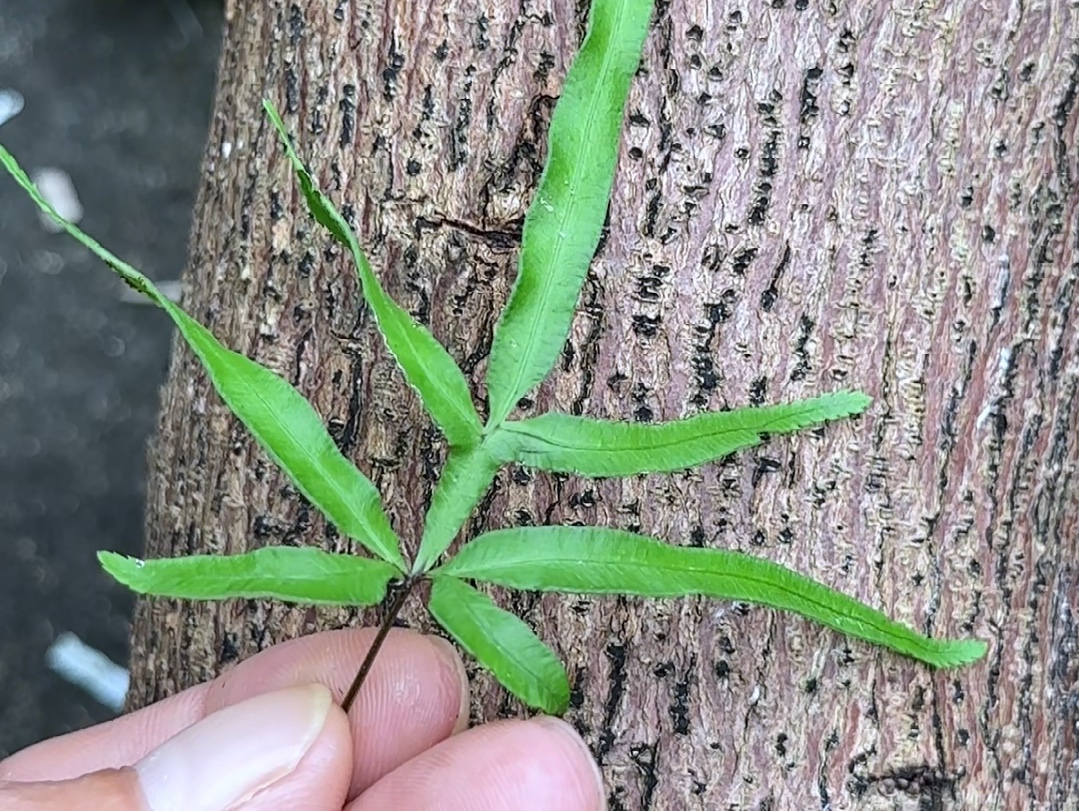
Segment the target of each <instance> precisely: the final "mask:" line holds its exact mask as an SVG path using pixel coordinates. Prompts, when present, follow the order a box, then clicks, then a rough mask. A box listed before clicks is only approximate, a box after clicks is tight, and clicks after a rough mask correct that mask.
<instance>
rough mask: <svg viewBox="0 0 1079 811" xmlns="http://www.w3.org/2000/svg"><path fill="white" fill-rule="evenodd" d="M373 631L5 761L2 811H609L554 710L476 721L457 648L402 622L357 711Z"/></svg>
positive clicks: (261, 659)
mask: <svg viewBox="0 0 1079 811" xmlns="http://www.w3.org/2000/svg"><path fill="white" fill-rule="evenodd" d="M374 635H375V632H374V630H373V629H353V630H345V631H330V632H326V633H321V634H315V635H312V636H309V637H304V638H303V639H298V640H294V641H292V642H288V643H285V644H282V645H279V646H277V647H274V648H271V649H269V650H266V651H263V652H262V653H260V654H258V655H257V656H255V657H253V658H251V659H250V660H248V661H246V662H243V663H242V664H240V665H238V666H237V667H236V668H234V669H233V670H231V671H229V672H228V673H226V674H225V675H223V676H221V677H219V678H217V679H216V680H214V681H212V682H208V683H206V684H201V685H199V686H197V687H193V688H191V689H189V690H186V691H184V692H182V693H179V694H178V695H175V696H173V697H171V698H168V699H165V700H164V701H161V702H159V703H157V704H154V705H153V706H151V707H147V708H146V709H143V710H140V711H138V712H135V713H132V714H130V715H127V716H124V717H122V718H119V719H116V720H114V721H111V722H109V723H106V724H102V725H100V726H97V727H93V728H90V729H87V730H82V731H80V732H75V733H72V734H70V735H65V736H63V737H60V738H55V739H52V740H49V741H45V742H43V743H40V744H37V745H36V746H33V747H30V748H29V749H26V750H24V751H22V752H19V753H18V754H15V755H13V756H12V757H10V758H8V759H7V760H4V761H3V762H0V808H3V809H5V811H31V809H32V810H33V811H91V809H93V811H174V809H175V811H180V809H183V811H226V809H227V810H228V811H284V809H289V811H292V810H293V809H296V811H342V809H344V810H345V811H383V810H384V809H385V811H390V810H391V809H394V810H395V809H398V808H407V809H409V810H410V811H427V810H428V809H429V810H430V811H434V810H435V809H438V811H510V809H513V810H514V811H517V810H518V809H520V811H529V810H530V809H536V811H540V809H544V811H601V809H603V808H604V805H605V803H604V793H603V790H602V785H601V782H600V778H599V773H598V770H597V768H596V766H595V765H594V763H593V761H592V759H591V757H590V756H589V753H588V750H587V748H586V747H585V745H584V743H583V742H582V741H581V739H580V738H579V737H578V736H577V734H576V733H575V732H574V731H573V729H572V728H571V727H569V726H568V725H566V724H565V723H563V722H562V721H559V720H556V719H552V718H537V719H531V720H527V721H526V720H513V721H501V722H496V723H491V724H485V725H482V726H477V727H473V728H468V682H467V679H466V677H465V672H464V668H463V666H462V664H461V660H460V658H459V657H458V655H457V653H456V652H455V651H454V650H453V648H452V646H450V645H448V644H447V643H446V642H444V641H443V640H439V639H434V638H432V637H426V636H421V635H420V634H416V633H413V632H410V631H398V630H395V631H393V632H392V633H391V634H390V635H389V637H388V638H387V640H386V644H385V646H384V647H383V649H382V651H381V652H380V654H379V656H378V658H377V659H376V660H375V665H374V668H373V669H372V671H371V674H370V676H369V678H368V680H367V682H366V683H365V684H364V687H363V689H362V690H361V691H360V694H359V696H358V698H357V700H356V703H355V705H354V706H353V707H352V709H351V711H350V713H349V714H348V715H347V716H346V715H345V713H343V712H342V711H341V708H340V707H339V706H338V704H337V702H339V701H340V699H341V696H342V695H343V694H344V692H345V690H346V689H347V688H348V685H349V682H350V680H351V678H352V675H353V672H354V670H355V667H356V665H357V664H358V663H359V662H360V660H361V659H362V658H363V655H364V653H366V651H367V649H368V647H369V646H370V644H371V641H372V640H373V638H374Z"/></svg>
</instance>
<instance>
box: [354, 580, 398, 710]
mask: <svg viewBox="0 0 1079 811" xmlns="http://www.w3.org/2000/svg"><path fill="white" fill-rule="evenodd" d="M416 580H417V578H415V577H411V576H410V577H408V578H406V579H405V581H404V582H403V583H402V584H401V585H400V587H399V589H398V591H397V595H396V596H395V597H394V598H393V602H392V603H390V607H389V608H388V609H387V610H386V615H385V616H384V617H383V618H382V624H381V625H380V626H379V628H378V633H377V634H376V635H375V641H374V642H372V643H371V647H370V649H369V650H368V651H367V655H366V656H365V657H363V662H361V663H360V669H359V670H357V671H356V677H355V678H354V679H353V680H352V685H351V686H350V687H349V688H348V692H347V693H345V697H344V699H343V700H342V701H341V709H343V710H344V711H345V713H346V714H348V711H349V709H351V707H352V703H353V702H354V701H355V700H356V696H357V695H358V694H359V692H360V688H361V687H363V683H364V681H366V680H367V675H368V674H369V673H370V672H371V667H372V665H374V663H375V657H376V656H378V652H379V650H381V649H382V643H383V642H385V641H386V637H387V636H388V635H389V633H390V629H391V628H392V627H393V623H394V621H395V620H396V619H397V615H398V614H400V613H401V608H402V607H404V604H405V600H407V599H408V595H409V594H411V593H412V587H413V586H415V585H416Z"/></svg>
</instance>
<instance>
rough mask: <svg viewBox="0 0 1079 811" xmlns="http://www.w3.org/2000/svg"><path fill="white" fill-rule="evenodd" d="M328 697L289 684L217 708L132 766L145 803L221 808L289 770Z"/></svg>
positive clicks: (177, 808)
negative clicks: (276, 689)
mask: <svg viewBox="0 0 1079 811" xmlns="http://www.w3.org/2000/svg"><path fill="white" fill-rule="evenodd" d="M332 701H333V698H332V696H331V695H330V692H329V690H327V689H326V688H325V687H323V686H321V685H309V686H306V687H293V688H290V689H288V690H279V691H277V692H274V693H266V694H264V695H261V696H256V697H255V698H251V699H248V700H247V701H243V702H241V703H239V704H235V705H233V706H231V707H226V708H225V709H223V710H221V711H219V712H215V713H214V714H213V715H210V716H209V717H207V718H205V719H203V720H202V721H199V722H198V723H197V724H195V725H194V726H191V727H188V728H187V729H185V730H184V731H183V732H181V733H180V734H179V735H177V736H176V737H174V738H170V739H169V740H168V741H166V742H165V743H163V744H162V745H161V746H159V747H158V748H157V749H155V750H154V751H153V752H151V753H150V754H149V755H147V756H146V757H145V758H143V759H142V760H140V761H139V762H138V764H136V766H135V771H136V772H137V773H138V775H139V783H140V785H141V786H142V791H143V794H144V796H145V800H146V808H148V809H149V810H150V811H226V809H228V808H232V807H233V806H234V805H236V804H237V803H241V802H244V801H245V800H247V799H249V798H250V797H251V796H253V795H254V794H255V793H257V792H259V791H261V790H262V789H264V788H266V787H267V786H269V785H271V784H273V783H276V782H277V781H278V780H280V779H281V778H283V777H285V776H286V775H289V774H291V773H292V772H293V770H295V768H296V766H297V765H298V764H299V762H300V760H301V759H302V758H303V756H304V755H305V754H306V753H307V750H308V749H310V748H311V745H312V744H313V743H314V742H315V739H316V738H318V735H319V732H321V731H322V727H323V725H324V724H325V723H326V716H327V714H328V713H329V711H330V706H331V704H332Z"/></svg>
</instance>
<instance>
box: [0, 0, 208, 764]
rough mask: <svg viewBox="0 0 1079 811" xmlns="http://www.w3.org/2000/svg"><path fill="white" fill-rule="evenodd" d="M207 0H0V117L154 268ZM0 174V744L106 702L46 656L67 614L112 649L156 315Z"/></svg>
mask: <svg viewBox="0 0 1079 811" xmlns="http://www.w3.org/2000/svg"><path fill="white" fill-rule="evenodd" d="M221 13H222V12H221V2H220V0H0V93H3V91H5V90H8V91H10V90H14V91H17V92H18V93H19V94H21V96H22V97H23V98H24V99H25V106H24V108H23V110H22V112H21V113H19V114H18V115H17V116H15V117H14V118H12V119H11V120H9V121H7V122H6V123H3V124H0V143H3V144H4V146H6V147H7V148H8V149H9V150H11V151H12V152H13V153H14V154H15V156H16V157H17V158H18V159H19V161H20V163H21V164H22V165H23V167H24V168H25V169H26V170H27V171H33V170H34V169H39V168H42V167H55V168H57V169H60V170H62V171H63V172H66V173H67V174H68V175H70V177H71V179H72V181H73V184H74V188H75V190H76V191H77V193H78V196H79V199H80V201H81V204H82V206H83V208H84V210H85V214H84V216H83V219H82V221H81V223H80V225H81V226H82V227H83V228H84V229H86V230H87V231H88V232H89V233H90V234H92V235H94V236H96V237H97V238H98V239H99V240H100V241H101V242H102V243H104V244H105V245H106V246H107V247H110V248H111V249H112V250H113V251H114V252H116V253H118V254H119V255H120V256H122V257H124V258H125V259H127V260H128V261H130V262H131V263H132V264H133V265H135V266H136V267H138V268H140V269H142V270H143V271H145V272H146V273H147V274H148V275H149V276H151V277H152V278H155V279H175V278H177V277H178V276H179V274H180V271H181V269H182V267H183V263H184V260H185V252H186V245H187V236H188V228H189V222H190V216H191V209H192V206H193V203H194V191H195V187H196V182H197V179H198V170H199V161H200V158H201V153H202V149H203V144H204V140H205V134H206V129H207V126H208V121H209V113H210V104H211V100H212V92H213V83H214V72H215V67H216V58H217V47H218V37H219V29H220V24H221ZM122 289H123V287H122V285H121V284H120V283H119V282H117V281H116V280H115V279H114V278H113V276H112V274H111V273H110V272H109V271H108V270H107V268H105V267H104V266H103V265H101V264H100V263H99V262H96V261H93V260H91V259H90V255H89V253H88V252H87V251H86V250H85V249H83V248H81V247H79V246H77V245H76V244H75V243H74V242H73V241H72V240H71V239H70V238H68V237H66V236H59V235H56V234H52V233H50V232H49V231H47V230H46V229H45V228H44V227H43V226H42V224H41V223H40V221H39V220H38V217H37V214H36V212H35V209H34V208H33V206H32V204H31V203H30V201H29V200H28V199H27V198H26V196H25V195H24V194H23V193H22V192H21V191H20V190H18V189H17V187H16V186H15V185H14V183H13V182H11V181H10V179H8V178H7V177H6V175H5V176H3V177H0V757H2V756H4V755H5V754H8V753H10V752H12V751H15V750H17V749H20V748H22V747H23V746H26V745H28V744H30V743H33V742H35V741H38V740H41V739H43V738H47V737H51V736H53V735H56V734H59V733H61V732H65V731H68V730H71V729H75V728H79V727H83V726H86V725H89V724H92V723H95V722H98V721H101V720H104V719H106V718H109V717H111V716H112V715H113V713H112V712H111V711H110V710H109V709H107V708H105V707H103V706H101V705H100V704H98V703H97V702H96V701H94V699H92V698H90V697H89V696H88V695H87V694H85V693H84V692H82V691H81V690H79V689H78V688H76V687H74V686H72V685H70V684H68V683H66V682H65V681H63V680H62V679H61V678H59V677H58V676H57V675H55V674H54V673H52V672H50V671H49V670H48V669H47V668H46V666H45V651H46V649H47V648H48V647H49V645H50V643H51V642H52V641H53V640H54V639H55V638H56V636H57V635H58V634H60V633H62V632H65V631H70V632H73V633H75V634H77V635H78V636H79V637H80V638H81V639H82V640H83V641H84V642H86V643H87V644H89V645H91V646H93V647H95V648H98V649H100V650H102V651H103V652H105V653H106V654H108V655H109V656H110V657H111V658H112V659H113V660H114V661H117V662H120V663H122V664H126V658H127V635H128V628H129V616H130V611H131V609H132V600H131V599H130V597H129V596H128V595H127V594H126V593H125V592H124V590H123V589H121V588H119V587H118V586H116V585H114V584H112V583H110V582H109V581H108V580H107V579H106V578H105V577H104V575H102V574H101V573H100V571H99V570H98V568H97V565H96V562H95V560H94V552H95V551H96V550H97V549H102V548H106V549H115V550H118V551H123V552H128V553H137V552H139V551H140V549H141V544H142V512H143V478H144V474H145V469H146V459H145V457H146V440H147V438H148V436H149V433H150V431H151V430H152V429H153V426H154V422H155V412H156V408H157V400H158V388H159V386H160V384H161V382H162V380H163V377H164V373H165V369H166V366H167V362H168V357H167V355H168V349H169V339H170V328H169V325H168V323H167V321H166V319H165V318H164V317H163V316H162V315H161V314H159V313H158V312H156V311H154V310H153V309H151V308H149V307H145V306H139V305H133V304H128V303H124V302H123V301H122V300H121V290H122Z"/></svg>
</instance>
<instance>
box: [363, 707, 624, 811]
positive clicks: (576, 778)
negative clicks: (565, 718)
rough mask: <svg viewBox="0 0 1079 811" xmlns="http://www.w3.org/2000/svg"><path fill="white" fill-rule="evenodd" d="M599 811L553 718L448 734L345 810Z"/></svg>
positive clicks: (581, 757)
mask: <svg viewBox="0 0 1079 811" xmlns="http://www.w3.org/2000/svg"><path fill="white" fill-rule="evenodd" d="M398 806H402V807H408V808H410V809H411V811H435V810H436V809H437V810H438V811H451V810H452V811H463V810H464V809H468V811H501V810H502V809H505V808H513V809H515V810H516V811H548V809H552V808H557V809H559V810H560V811H603V809H604V808H605V807H606V796H605V792H604V789H603V785H602V780H601V779H600V777H599V770H598V768H597V767H596V765H595V764H594V762H593V760H592V756H591V753H590V752H589V751H588V748H587V747H586V746H585V744H584V742H583V741H582V740H581V738H580V736H579V735H578V734H577V733H576V732H575V731H574V730H573V729H572V727H570V726H568V725H567V724H565V723H563V722H561V721H558V720H557V719H553V718H537V719H533V720H529V721H498V722H494V723H491V724H485V725H483V726H479V727H474V728H472V729H470V730H468V731H467V732H463V733H461V734H460V735H456V736H454V737H452V738H450V739H448V740H446V741H443V742H442V743H441V744H439V745H438V746H435V747H433V748H432V749H430V750H429V751H427V752H424V753H423V754H422V755H420V756H418V757H416V758H414V759H413V760H411V761H409V762H408V763H406V764H404V765H403V766H401V767H400V768H398V769H396V770H395V771H393V772H391V773H390V774H389V775H387V776H386V777H385V778H383V779H382V780H380V781H378V782H377V783H376V784H375V785H374V786H372V787H371V789H370V790H368V791H366V792H364V793H363V794H362V795H361V796H360V797H359V799H357V800H356V801H355V803H353V804H352V805H350V806H349V807H348V808H349V811H380V809H384V808H396V807H398Z"/></svg>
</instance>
